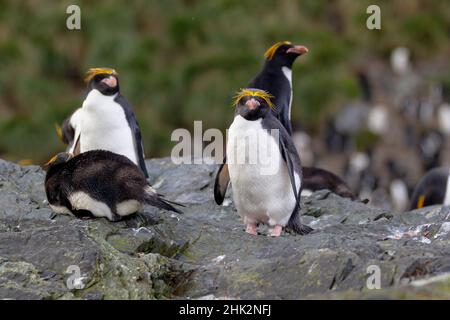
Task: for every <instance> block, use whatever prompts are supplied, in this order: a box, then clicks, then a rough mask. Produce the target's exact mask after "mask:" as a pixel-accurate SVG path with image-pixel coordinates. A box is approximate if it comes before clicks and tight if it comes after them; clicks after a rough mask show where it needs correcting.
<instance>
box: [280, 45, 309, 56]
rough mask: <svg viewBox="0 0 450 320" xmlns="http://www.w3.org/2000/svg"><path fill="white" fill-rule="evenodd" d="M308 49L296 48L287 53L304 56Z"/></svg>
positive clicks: (303, 47)
mask: <svg viewBox="0 0 450 320" xmlns="http://www.w3.org/2000/svg"><path fill="white" fill-rule="evenodd" d="M308 51H309V50H308V48H307V47H305V46H294V47H292V48H289V49H287V51H286V52H287V53H295V54H298V55H302V54H304V53H308Z"/></svg>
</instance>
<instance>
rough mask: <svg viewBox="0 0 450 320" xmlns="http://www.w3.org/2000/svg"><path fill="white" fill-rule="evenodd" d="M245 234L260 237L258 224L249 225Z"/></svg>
mask: <svg viewBox="0 0 450 320" xmlns="http://www.w3.org/2000/svg"><path fill="white" fill-rule="evenodd" d="M245 232H247V233H249V234H252V235H254V236H256V235H258V232H257V231H256V223H248V224H247V228H246V229H245Z"/></svg>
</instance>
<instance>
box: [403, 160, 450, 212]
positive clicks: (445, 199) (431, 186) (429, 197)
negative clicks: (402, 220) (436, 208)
mask: <svg viewBox="0 0 450 320" xmlns="http://www.w3.org/2000/svg"><path fill="white" fill-rule="evenodd" d="M449 176H450V169H449V168H444V167H440V168H435V169H432V170H430V171H428V172H427V173H426V174H425V176H423V177H422V179H420V181H419V184H418V185H417V186H416V188H415V190H414V192H413V195H412V197H411V206H410V209H411V210H414V209H420V208H423V207H427V206H432V205H435V204H442V205H445V206H448V205H450V179H449Z"/></svg>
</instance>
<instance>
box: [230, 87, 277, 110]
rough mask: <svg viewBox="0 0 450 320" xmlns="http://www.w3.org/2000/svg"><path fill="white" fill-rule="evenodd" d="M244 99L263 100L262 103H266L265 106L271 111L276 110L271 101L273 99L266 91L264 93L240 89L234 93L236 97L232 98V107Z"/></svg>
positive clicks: (257, 90) (262, 91) (256, 90)
mask: <svg viewBox="0 0 450 320" xmlns="http://www.w3.org/2000/svg"><path fill="white" fill-rule="evenodd" d="M244 97H259V98H261V99H264V101H265V102H266V103H267V105H268V106H269V107H270V108H271V109H274V108H276V107H275V105H274V104H273V103H272V100H271V99H273V98H274V96H273V95H271V94H270V93H268V92H267V91H264V90H259V89H248V88H247V89H241V90H240V91H238V92H237V93H236V95H235V96H234V97H233V106H236V105H237V104H238V103H239V101H241V99H242V98H244Z"/></svg>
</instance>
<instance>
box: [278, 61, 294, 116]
mask: <svg viewBox="0 0 450 320" xmlns="http://www.w3.org/2000/svg"><path fill="white" fill-rule="evenodd" d="M281 71H282V72H283V74H284V76H285V77H286V79H287V80H288V81H289V86H290V88H291V96H290V97H289V119H291V107H292V96H293V94H292V69H290V68H288V67H281Z"/></svg>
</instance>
